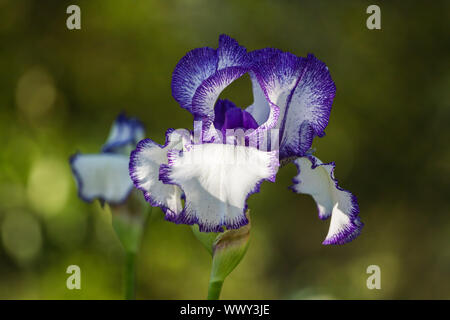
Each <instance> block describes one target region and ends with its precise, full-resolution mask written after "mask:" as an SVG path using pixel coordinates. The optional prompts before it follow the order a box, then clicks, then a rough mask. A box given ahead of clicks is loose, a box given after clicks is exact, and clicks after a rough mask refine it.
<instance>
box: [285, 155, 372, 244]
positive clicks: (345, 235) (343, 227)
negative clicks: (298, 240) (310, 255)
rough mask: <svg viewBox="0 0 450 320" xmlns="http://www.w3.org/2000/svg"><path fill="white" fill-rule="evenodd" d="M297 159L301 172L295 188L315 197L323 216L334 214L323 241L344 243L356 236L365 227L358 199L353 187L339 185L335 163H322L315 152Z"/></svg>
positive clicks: (320, 213)
mask: <svg viewBox="0 0 450 320" xmlns="http://www.w3.org/2000/svg"><path fill="white" fill-rule="evenodd" d="M294 163H295V165H296V166H297V169H298V175H297V176H296V177H295V178H294V179H293V182H294V185H292V186H291V189H292V190H293V191H295V192H297V193H304V194H309V195H311V196H312V197H313V198H314V200H315V201H316V204H317V208H318V211H319V218H320V219H323V220H324V219H327V218H329V217H331V221H330V228H329V231H328V234H327V236H326V238H325V241H324V242H323V244H344V243H347V242H350V241H352V240H353V239H355V238H356V237H357V236H358V235H359V234H360V232H361V229H362V227H363V223H362V222H361V221H360V218H359V206H358V201H357V199H356V197H355V196H354V195H353V194H351V193H350V192H349V191H346V190H344V189H342V188H341V187H339V185H338V182H337V180H336V179H335V177H334V168H335V165H334V163H322V162H321V161H320V160H319V159H318V158H316V157H314V156H306V157H301V158H298V159H296V160H295V161H294Z"/></svg>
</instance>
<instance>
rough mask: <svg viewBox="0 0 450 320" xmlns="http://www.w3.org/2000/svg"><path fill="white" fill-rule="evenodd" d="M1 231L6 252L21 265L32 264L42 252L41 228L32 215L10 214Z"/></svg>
mask: <svg viewBox="0 0 450 320" xmlns="http://www.w3.org/2000/svg"><path fill="white" fill-rule="evenodd" d="M1 231H2V235H1V236H2V241H3V245H4V247H5V250H6V252H7V253H8V254H9V255H10V256H11V257H13V258H14V259H15V260H16V261H17V262H18V263H19V264H27V263H29V262H31V261H32V260H33V259H34V258H35V257H36V256H37V255H38V253H39V252H40V250H41V247H42V234H41V227H40V225H39V222H38V221H37V220H36V218H35V217H33V216H32V215H30V214H27V213H22V212H17V211H16V212H10V213H9V214H8V215H7V216H6V217H5V219H4V220H3V223H2V227H1Z"/></svg>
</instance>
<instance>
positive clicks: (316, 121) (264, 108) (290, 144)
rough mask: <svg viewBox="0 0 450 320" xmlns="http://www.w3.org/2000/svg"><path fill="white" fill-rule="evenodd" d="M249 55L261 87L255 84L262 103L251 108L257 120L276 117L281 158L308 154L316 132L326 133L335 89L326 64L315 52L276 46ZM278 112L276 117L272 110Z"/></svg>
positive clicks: (318, 133) (319, 134)
mask: <svg viewBox="0 0 450 320" xmlns="http://www.w3.org/2000/svg"><path fill="white" fill-rule="evenodd" d="M250 56H251V57H253V59H254V60H255V62H254V66H253V68H252V72H253V73H254V77H255V78H256V79H257V80H258V83H259V85H260V87H261V90H259V89H257V86H256V85H255V84H254V92H255V91H256V94H257V97H259V98H258V100H256V99H257V98H255V102H256V101H259V104H258V105H256V104H255V105H252V106H251V107H250V110H248V111H249V112H250V113H251V114H252V115H253V116H254V118H255V119H256V120H257V121H258V122H260V121H262V120H261V119H264V118H272V119H273V118H277V123H276V125H275V128H277V129H279V130H280V133H279V137H280V159H285V158H289V157H298V156H303V155H305V153H306V151H308V150H309V148H310V147H311V144H312V139H313V138H314V136H323V135H324V129H325V127H326V126H327V124H328V119H329V115H330V111H331V105H332V102H333V99H334V96H335V92H336V87H335V85H334V82H333V80H332V79H331V76H330V73H329V71H328V68H327V66H326V65H325V64H324V63H323V62H321V61H320V60H318V59H316V58H315V57H314V56H313V55H308V57H307V58H302V57H297V56H295V55H293V54H290V53H288V52H282V51H279V50H275V49H266V50H258V51H257V52H256V53H253V54H251V55H250ZM255 87H256V88H255ZM261 92H262V93H264V96H265V97H266V99H267V100H268V101H267V103H264V101H263V99H262V98H261V97H260V96H261ZM270 106H271V107H270ZM276 112H278V113H279V114H278V115H277V116H276V117H275V116H273V115H272V113H276Z"/></svg>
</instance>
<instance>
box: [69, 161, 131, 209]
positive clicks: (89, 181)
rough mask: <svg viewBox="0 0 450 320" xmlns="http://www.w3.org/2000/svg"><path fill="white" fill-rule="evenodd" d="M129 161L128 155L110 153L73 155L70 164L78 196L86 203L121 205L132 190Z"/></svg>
mask: <svg viewBox="0 0 450 320" xmlns="http://www.w3.org/2000/svg"><path fill="white" fill-rule="evenodd" d="M128 162H129V158H128V157H127V156H125V155H120V154H111V153H101V154H76V155H74V156H72V158H71V159H70V163H71V166H72V171H73V173H74V175H75V178H76V180H77V184H78V194H79V196H80V197H81V198H82V199H83V200H85V201H88V202H90V201H92V200H94V199H100V200H102V201H106V202H108V203H111V204H119V203H122V202H124V201H125V200H126V198H127V197H128V195H129V194H130V192H131V190H132V189H133V183H132V181H131V179H130V176H129V174H128Z"/></svg>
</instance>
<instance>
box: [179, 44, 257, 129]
mask: <svg viewBox="0 0 450 320" xmlns="http://www.w3.org/2000/svg"><path fill="white" fill-rule="evenodd" d="M249 66H250V64H249V60H248V57H247V50H246V49H245V48H244V47H242V46H240V45H239V44H238V43H237V41H236V40H234V39H232V38H230V37H228V36H226V35H221V36H220V37H219V47H218V48H217V50H215V49H212V48H207V47H206V48H198V49H194V50H192V51H190V52H188V53H187V54H186V55H185V56H184V57H183V58H182V59H181V60H180V61H179V62H178V64H177V66H176V67H175V70H174V72H173V76H172V95H173V97H174V98H175V100H177V102H178V103H179V104H180V106H181V107H183V108H185V109H187V110H188V111H190V112H191V113H192V114H193V115H194V119H195V120H199V119H202V120H205V121H206V122H207V124H210V123H211V121H214V105H215V102H216V100H217V98H218V97H219V95H220V93H221V92H222V90H223V89H225V88H226V87H227V86H228V85H229V84H230V83H231V82H233V81H234V80H236V79H237V78H239V77H241V76H242V75H243V74H244V73H246V72H247V71H248V69H249ZM207 124H205V126H206V125H207Z"/></svg>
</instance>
